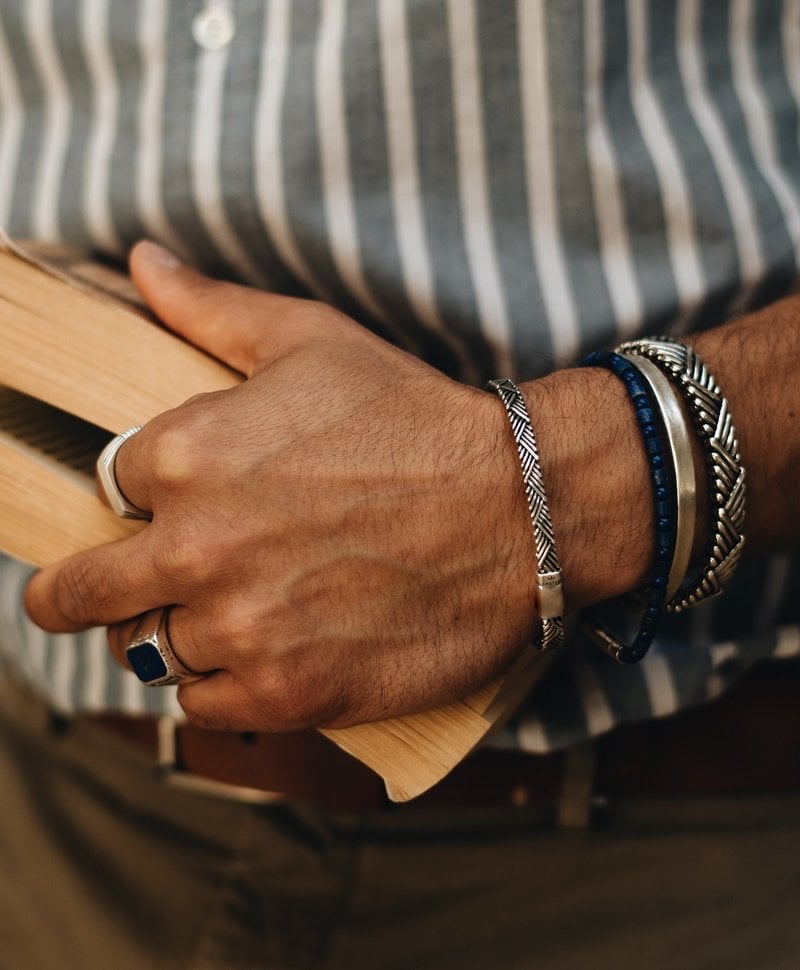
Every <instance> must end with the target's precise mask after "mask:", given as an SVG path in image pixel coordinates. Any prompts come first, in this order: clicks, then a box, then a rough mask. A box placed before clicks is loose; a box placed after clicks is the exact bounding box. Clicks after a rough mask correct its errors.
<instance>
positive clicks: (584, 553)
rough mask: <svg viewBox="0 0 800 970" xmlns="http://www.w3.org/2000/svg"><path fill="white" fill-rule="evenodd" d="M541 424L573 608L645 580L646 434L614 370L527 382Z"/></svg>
mask: <svg viewBox="0 0 800 970" xmlns="http://www.w3.org/2000/svg"><path fill="white" fill-rule="evenodd" d="M522 392H523V395H524V397H525V399H526V402H527V404H528V409H529V411H530V414H531V421H532V423H533V425H534V428H535V429H536V435H537V438H538V441H539V452H540V455H541V461H542V474H543V476H544V480H545V486H546V489H547V494H548V497H549V501H550V510H551V516H552V520H553V528H554V532H555V540H556V545H557V548H558V552H559V557H560V559H561V567H562V574H563V581H564V594H565V600H566V608H567V611H568V612H575V611H576V610H579V609H582V608H583V607H586V606H590V605H592V604H594V603H598V602H601V601H602V600H606V599H611V598H613V597H615V596H619V595H622V594H624V593H628V592H630V591H632V590H634V589H636V588H638V587H641V586H642V585H643V584H644V583H645V582H646V581H647V578H648V575H649V571H650V567H651V563H652V558H653V554H654V534H655V530H654V513H653V505H652V498H651V495H650V490H649V487H648V481H649V479H648V468H647V461H646V458H645V454H644V449H643V448H642V443H641V434H640V432H639V429H638V427H637V425H636V417H635V414H634V411H633V409H632V408H631V406H630V402H629V401H628V400H627V395H626V393H625V390H624V388H623V387H622V385H621V383H620V382H619V380H617V379H616V378H615V377H614V375H612V374H610V373H608V372H605V371H602V370H597V369H586V370H577V369H576V370H564V371H560V372H558V373H556V374H553V375H551V376H549V377H547V378H544V379H543V380H539V381H534V382H531V383H528V384H524V385H522Z"/></svg>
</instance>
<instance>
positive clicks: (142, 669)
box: [125, 606, 205, 687]
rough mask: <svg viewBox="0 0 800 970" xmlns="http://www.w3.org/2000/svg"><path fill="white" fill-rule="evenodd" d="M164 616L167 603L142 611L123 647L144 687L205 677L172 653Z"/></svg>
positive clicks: (167, 613) (166, 616)
mask: <svg viewBox="0 0 800 970" xmlns="http://www.w3.org/2000/svg"><path fill="white" fill-rule="evenodd" d="M168 618H169V607H168V606H165V607H163V608H162V609H160V610H150V611H149V612H148V613H145V614H143V615H142V618H141V619H140V620H139V624H138V625H137V627H136V629H135V630H134V631H133V639H132V640H131V642H130V643H129V644H128V646H127V647H126V649H125V655H126V657H127V659H128V663H129V664H130V666H131V670H133V672H134V673H135V674H136V676H137V677H138V678H139V680H141V682H142V683H143V684H147V686H148V687H165V686H167V685H168V684H178V683H183V684H185V683H188V682H190V681H193V680H200V679H201V678H203V677H204V676H205V674H198V673H197V672H196V671H194V670H190V669H189V668H188V667H187V666H186V665H185V664H184V663H181V661H180V660H179V659H178V657H177V656H176V655H175V651H174V650H173V649H172V644H171V643H170V642H169V633H168V632H167V621H168Z"/></svg>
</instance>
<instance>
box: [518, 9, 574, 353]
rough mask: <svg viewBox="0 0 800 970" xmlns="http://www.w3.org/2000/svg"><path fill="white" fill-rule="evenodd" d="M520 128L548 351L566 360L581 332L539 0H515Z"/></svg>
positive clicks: (545, 39)
mask: <svg viewBox="0 0 800 970" xmlns="http://www.w3.org/2000/svg"><path fill="white" fill-rule="evenodd" d="M517 20H518V28H517V35H518V38H519V63H520V89H521V96H522V132H523V138H524V146H525V179H526V184H527V190H528V220H529V224H530V232H531V236H532V239H533V257H534V262H535V263H536V270H537V276H538V278H539V285H540V287H541V291H542V299H543V301H544V306H545V312H546V314H547V320H548V323H549V326H550V341H551V345H552V348H553V353H554V355H555V356H556V357H557V358H560V359H562V360H569V359H571V358H572V357H573V356H574V354H575V350H576V348H577V347H578V343H579V340H580V335H579V333H578V321H577V315H576V312H575V304H574V300H573V296H572V291H571V289H570V285H569V279H568V277H567V268H566V260H565V258H564V247H563V243H562V239H561V227H560V225H559V218H558V197H557V192H556V182H555V173H554V171H553V145H552V134H553V124H552V119H551V117H550V85H549V83H548V76H547V49H546V45H547V25H546V23H545V10H544V3H543V2H542V0H534V2H530V0H517Z"/></svg>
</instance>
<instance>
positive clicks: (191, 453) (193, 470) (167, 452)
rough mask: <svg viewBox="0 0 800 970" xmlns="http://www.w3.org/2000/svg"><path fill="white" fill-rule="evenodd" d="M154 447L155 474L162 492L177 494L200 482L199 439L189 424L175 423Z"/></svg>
mask: <svg viewBox="0 0 800 970" xmlns="http://www.w3.org/2000/svg"><path fill="white" fill-rule="evenodd" d="M150 447H151V454H150V466H151V474H152V476H153V478H154V479H155V480H156V481H157V482H158V484H159V485H160V486H161V487H162V488H164V489H166V490H170V491H177V490H180V489H181V488H183V487H184V486H185V485H187V484H188V483H189V482H191V481H193V480H194V479H195V478H196V476H197V472H198V468H197V464H198V462H197V447H196V439H195V435H193V434H192V430H191V427H190V423H189V422H188V421H186V420H183V419H180V418H175V419H173V420H171V421H170V423H169V424H168V425H166V426H165V427H163V428H161V429H160V430H159V432H158V434H157V435H156V436H155V439H154V441H153V442H152V444H151V446H150Z"/></svg>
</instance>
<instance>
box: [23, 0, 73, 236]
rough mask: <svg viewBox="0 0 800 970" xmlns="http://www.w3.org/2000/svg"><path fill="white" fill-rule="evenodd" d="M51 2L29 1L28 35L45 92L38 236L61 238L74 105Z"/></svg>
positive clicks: (36, 199) (35, 218)
mask: <svg viewBox="0 0 800 970" xmlns="http://www.w3.org/2000/svg"><path fill="white" fill-rule="evenodd" d="M50 3H51V0H28V3H27V4H26V5H25V7H24V9H25V32H26V36H27V39H28V43H29V44H30V48H31V54H32V56H33V62H34V65H35V67H36V72H37V74H38V76H39V80H40V82H41V84H42V87H43V89H44V102H45V117H44V123H43V125H42V131H43V132H44V144H43V145H42V148H41V150H40V152H39V158H38V167H37V172H36V180H35V183H34V192H33V212H32V214H31V226H32V230H33V233H34V235H36V236H37V237H39V238H45V239H52V240H55V239H59V238H60V230H59V215H58V200H59V196H60V193H61V178H62V175H63V169H64V157H65V155H66V151H67V143H68V139H69V125H70V114H71V106H70V100H69V92H68V90H67V85H66V82H65V80H64V74H63V71H62V70H61V64H60V62H59V59H58V52H57V51H56V46H55V40H54V35H53V25H52V18H51V9H50Z"/></svg>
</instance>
